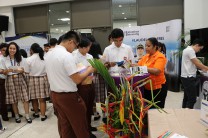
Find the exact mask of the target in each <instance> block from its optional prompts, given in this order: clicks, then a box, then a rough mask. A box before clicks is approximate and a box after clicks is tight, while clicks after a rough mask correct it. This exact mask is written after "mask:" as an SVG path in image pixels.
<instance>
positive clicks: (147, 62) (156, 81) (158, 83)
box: [138, 51, 167, 90]
mask: <svg viewBox="0 0 208 138" xmlns="http://www.w3.org/2000/svg"><path fill="white" fill-rule="evenodd" d="M166 62H167V60H166V58H165V56H164V54H162V53H161V52H159V51H157V52H155V53H154V54H153V55H151V56H150V55H149V54H146V55H145V56H143V57H142V59H141V60H140V61H139V62H138V64H139V66H147V67H148V68H156V69H159V70H160V74H158V75H153V74H150V79H151V80H152V86H153V90H156V89H160V88H162V84H165V82H166V79H165V65H166ZM145 88H146V89H148V90H150V89H151V88H150V84H149V83H148V84H146V85H145Z"/></svg>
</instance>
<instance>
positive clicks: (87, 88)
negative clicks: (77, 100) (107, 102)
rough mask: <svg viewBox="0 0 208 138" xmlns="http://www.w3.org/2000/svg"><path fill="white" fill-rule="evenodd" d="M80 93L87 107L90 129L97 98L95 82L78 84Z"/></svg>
mask: <svg viewBox="0 0 208 138" xmlns="http://www.w3.org/2000/svg"><path fill="white" fill-rule="evenodd" d="M77 88H78V93H79V95H80V96H81V97H82V99H83V100H84V103H85V105H86V107H87V113H86V117H87V123H88V129H89V131H90V127H91V115H92V114H93V105H94V100H95V89H94V85H93V84H88V85H78V86H77Z"/></svg>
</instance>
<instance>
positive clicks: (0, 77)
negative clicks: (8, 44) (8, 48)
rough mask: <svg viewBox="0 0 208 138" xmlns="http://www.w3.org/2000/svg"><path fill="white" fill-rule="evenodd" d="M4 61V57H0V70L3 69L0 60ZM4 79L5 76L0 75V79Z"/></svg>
mask: <svg viewBox="0 0 208 138" xmlns="http://www.w3.org/2000/svg"><path fill="white" fill-rule="evenodd" d="M3 59H4V56H3V55H0V69H3V68H4V67H3V65H2V62H3V61H2V60H3ZM5 78H6V76H5V75H3V74H0V79H5Z"/></svg>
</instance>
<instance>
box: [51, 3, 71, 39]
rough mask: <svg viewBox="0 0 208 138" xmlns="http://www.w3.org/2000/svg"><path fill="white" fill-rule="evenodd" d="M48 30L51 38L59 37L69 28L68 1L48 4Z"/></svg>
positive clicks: (69, 13)
mask: <svg viewBox="0 0 208 138" xmlns="http://www.w3.org/2000/svg"><path fill="white" fill-rule="evenodd" d="M48 11H49V12H48V14H49V15H48V16H49V30H50V37H51V38H57V39H58V38H59V36H61V35H62V34H64V33H66V32H68V31H69V30H70V29H71V27H70V26H71V25H70V24H71V9H70V2H61V3H53V4H49V10H48Z"/></svg>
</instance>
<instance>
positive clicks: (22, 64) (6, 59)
mask: <svg viewBox="0 0 208 138" xmlns="http://www.w3.org/2000/svg"><path fill="white" fill-rule="evenodd" d="M2 66H3V69H10V68H12V66H18V67H22V68H24V70H25V59H24V58H23V57H22V61H21V62H20V63H17V62H16V60H15V59H12V60H11V59H10V57H9V56H7V57H4V58H3V60H2ZM13 74H18V73H13V72H9V73H8V75H13Z"/></svg>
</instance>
